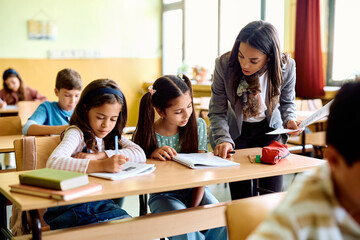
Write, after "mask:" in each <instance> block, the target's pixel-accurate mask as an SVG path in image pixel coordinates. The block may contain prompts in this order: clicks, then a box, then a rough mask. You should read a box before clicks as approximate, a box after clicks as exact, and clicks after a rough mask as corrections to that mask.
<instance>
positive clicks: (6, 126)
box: [0, 116, 22, 169]
mask: <svg viewBox="0 0 360 240" xmlns="http://www.w3.org/2000/svg"><path fill="white" fill-rule="evenodd" d="M0 126H1V127H0V136H7V135H22V126H21V121H20V118H19V117H18V116H11V117H0ZM11 154H12V153H4V155H3V156H4V165H5V166H6V167H7V166H10V165H11V164H10V162H11V160H10V159H11V157H12V155H11ZM0 169H1V165H0Z"/></svg>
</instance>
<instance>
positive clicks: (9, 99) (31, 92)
mask: <svg viewBox="0 0 360 240" xmlns="http://www.w3.org/2000/svg"><path fill="white" fill-rule="evenodd" d="M25 91H26V94H25V99H24V100H25V101H46V100H47V99H46V97H45V96H43V95H41V94H40V93H39V92H38V91H37V90H35V89H33V88H31V87H26V89H25ZM0 98H1V99H2V100H4V101H5V102H6V103H7V104H8V105H16V104H17V103H18V102H19V96H18V95H17V93H15V92H11V93H9V92H7V91H6V89H5V88H3V89H1V90H0Z"/></svg>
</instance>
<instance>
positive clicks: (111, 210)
mask: <svg viewBox="0 0 360 240" xmlns="http://www.w3.org/2000/svg"><path fill="white" fill-rule="evenodd" d="M128 217H131V216H130V215H129V214H128V213H127V212H126V211H125V210H123V209H122V208H121V207H120V206H119V205H118V204H116V203H114V201H113V200H102V201H96V202H89V203H81V204H72V205H67V206H59V207H52V208H48V209H47V211H46V212H45V214H44V220H45V222H46V223H47V224H49V226H50V229H51V230H55V229H61V228H68V227H75V226H81V225H85V224H90V223H97V222H107V221H112V220H117V219H122V218H128Z"/></svg>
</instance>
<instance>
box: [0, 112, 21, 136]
mask: <svg viewBox="0 0 360 240" xmlns="http://www.w3.org/2000/svg"><path fill="white" fill-rule="evenodd" d="M0 126H1V128H0V136H6V135H22V126H21V120H20V117H18V116H12V117H0Z"/></svg>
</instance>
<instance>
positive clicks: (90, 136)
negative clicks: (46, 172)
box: [44, 79, 146, 229]
mask: <svg viewBox="0 0 360 240" xmlns="http://www.w3.org/2000/svg"><path fill="white" fill-rule="evenodd" d="M126 120H127V106H126V100H125V97H124V95H123V93H122V92H121V90H120V89H119V87H118V85H117V83H116V82H115V81H113V80H109V79H99V80H95V81H93V82H91V83H90V84H89V85H88V86H87V87H86V88H85V89H84V91H83V92H82V94H81V97H80V100H79V102H78V104H77V106H76V107H75V110H74V113H73V115H72V117H71V119H70V127H69V128H68V129H67V130H66V131H65V133H63V135H62V141H61V143H60V144H59V146H58V147H57V148H56V149H55V150H54V152H53V153H52V154H51V155H50V157H49V159H48V161H47V163H46V166H47V167H49V168H55V169H62V170H69V171H75V172H83V173H91V172H114V173H115V172H119V171H121V168H122V167H123V164H124V163H125V162H127V161H133V162H145V161H146V156H145V153H144V151H143V150H142V149H141V148H140V147H139V146H138V145H136V144H135V143H132V142H131V141H130V140H128V139H126V138H122V137H121V133H122V131H123V128H124V127H125V124H126ZM115 136H120V137H119V138H120V140H119V142H117V143H115V140H114V139H115ZM115 144H118V146H119V154H115V150H114V149H115ZM126 217H130V216H129V215H128V214H127V212H126V211H125V210H123V209H121V207H120V206H119V205H118V204H116V203H115V202H114V201H113V200H102V201H96V202H90V203H82V204H73V205H67V206H61V207H53V208H49V209H48V210H47V212H46V213H45V214H44V220H45V221H46V222H47V223H48V224H49V225H50V228H51V229H60V228H66V227H73V226H80V225H84V224H89V223H94V222H103V221H109V220H115V219H121V218H126Z"/></svg>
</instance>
